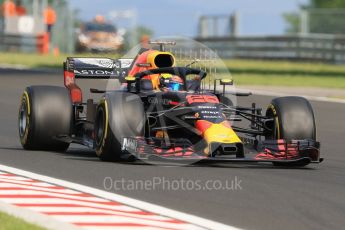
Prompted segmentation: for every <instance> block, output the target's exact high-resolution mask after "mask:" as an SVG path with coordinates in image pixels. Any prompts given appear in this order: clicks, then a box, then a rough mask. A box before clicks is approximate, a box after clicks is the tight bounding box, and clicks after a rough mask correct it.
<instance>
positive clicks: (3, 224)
mask: <svg viewBox="0 0 345 230" xmlns="http://www.w3.org/2000/svg"><path fill="white" fill-rule="evenodd" d="M11 229H16V230H43V229H44V228H42V227H39V226H37V225H34V224H30V223H27V222H25V221H23V220H21V219H19V218H17V217H14V216H11V215H8V214H6V213H3V212H0V230H11Z"/></svg>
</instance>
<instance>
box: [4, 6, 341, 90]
mask: <svg viewBox="0 0 345 230" xmlns="http://www.w3.org/2000/svg"><path fill="white" fill-rule="evenodd" d="M0 4H1V18H0V53H1V55H0V63H3V64H15V65H24V66H29V67H53V68H58V67H59V68H60V67H61V63H62V61H63V59H64V58H65V57H66V56H70V55H73V56H88V55H95V54H96V55H97V56H100V55H101V56H103V55H105V56H110V57H119V56H122V55H123V54H125V53H127V52H128V50H130V49H131V48H132V47H134V46H135V45H137V44H141V45H142V46H145V45H146V44H147V42H148V41H149V40H153V39H155V38H159V37H162V36H181V37H187V38H188V39H193V40H196V41H198V42H200V43H202V44H204V45H206V46H207V47H208V48H210V49H211V50H212V51H214V52H215V53H216V54H217V56H219V57H220V58H222V59H223V60H224V61H225V63H226V64H227V66H228V67H229V68H230V70H231V72H232V73H233V74H237V75H238V76H241V78H239V82H240V83H243V84H256V85H258V84H264V83H262V79H261V80H258V79H259V78H260V77H261V78H263V77H265V81H266V82H267V79H270V77H271V78H272V79H270V82H269V83H266V84H283V85H295V84H296V83H294V84H293V83H291V77H294V81H295V80H296V79H302V78H303V80H299V81H298V82H299V83H298V84H299V85H302V86H303V85H304V84H305V85H306V86H315V87H321V86H322V87H325V84H326V86H327V87H336V88H339V87H341V88H342V87H344V88H345V80H343V79H342V78H340V76H342V75H343V73H345V71H344V69H345V67H343V65H342V64H344V63H345V36H344V33H345V24H344V22H345V0H327V1H324V0H284V1H277V0H262V1H255V0H241V1H238V0H213V1H208V0H199V1H192V0H164V1H155V2H149V1H144V0H127V1H114V0H98V1H85V0H59V1H52V0H0ZM189 48H191V49H193V47H189ZM193 52H196V51H195V50H194V51H193ZM33 55H34V56H33ZM32 57H34V58H32ZM301 63H303V64H301ZM313 63H320V65H317V66H316V65H315V64H313ZM320 76H324V77H328V81H327V82H326V81H325V82H320V79H319V78H317V79H316V78H315V79H310V81H308V77H320ZM277 77H280V78H279V79H278V78H277ZM284 77H285V78H284ZM284 82H285V83H284ZM307 84H308V85H307Z"/></svg>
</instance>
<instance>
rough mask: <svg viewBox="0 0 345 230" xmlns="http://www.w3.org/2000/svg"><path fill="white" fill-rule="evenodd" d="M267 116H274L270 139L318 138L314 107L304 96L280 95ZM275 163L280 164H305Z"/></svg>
mask: <svg viewBox="0 0 345 230" xmlns="http://www.w3.org/2000/svg"><path fill="white" fill-rule="evenodd" d="M266 116H267V117H269V118H273V122H272V123H271V124H270V127H269V128H270V129H271V131H270V132H268V133H267V134H266V137H265V138H266V139H268V140H278V139H284V140H286V141H291V140H303V139H309V140H314V141H315V140H316V126H315V118H314V112H313V109H312V107H311V105H310V103H309V101H308V100H306V99H305V98H303V97H279V98H275V99H273V100H272V102H271V104H270V105H269V106H268V109H267V111H266ZM307 164H308V162H305V163H303V162H302V163H301V164H299V165H296V164H294V165H291V164H283V163H279V164H278V163H275V164H274V165H279V166H304V165H307Z"/></svg>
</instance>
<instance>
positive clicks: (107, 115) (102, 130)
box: [94, 92, 145, 162]
mask: <svg viewBox="0 0 345 230" xmlns="http://www.w3.org/2000/svg"><path fill="white" fill-rule="evenodd" d="M144 124H145V113H144V107H143V104H142V101H141V99H140V97H139V96H137V95H135V94H130V93H125V92H113V93H109V94H106V95H105V98H103V99H102V100H101V101H100V103H99V105H98V107H97V112H96V120H95V131H94V134H95V147H96V154H97V155H98V156H99V158H100V159H101V160H102V161H115V162H116V161H131V160H133V159H134V156H133V155H131V154H130V153H127V152H124V151H123V150H122V144H123V138H125V137H142V136H144Z"/></svg>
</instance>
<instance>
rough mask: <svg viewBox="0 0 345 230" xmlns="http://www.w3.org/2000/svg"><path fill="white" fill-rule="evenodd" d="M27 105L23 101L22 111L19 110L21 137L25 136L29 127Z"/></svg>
mask: <svg viewBox="0 0 345 230" xmlns="http://www.w3.org/2000/svg"><path fill="white" fill-rule="evenodd" d="M27 112H28V111H27V105H26V102H25V100H24V101H23V103H22V105H21V107H20V110H19V135H20V136H21V137H23V136H24V134H25V131H26V128H27V125H28V121H27V119H28V118H27Z"/></svg>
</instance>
